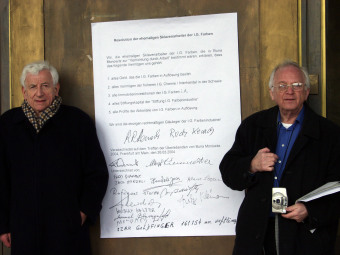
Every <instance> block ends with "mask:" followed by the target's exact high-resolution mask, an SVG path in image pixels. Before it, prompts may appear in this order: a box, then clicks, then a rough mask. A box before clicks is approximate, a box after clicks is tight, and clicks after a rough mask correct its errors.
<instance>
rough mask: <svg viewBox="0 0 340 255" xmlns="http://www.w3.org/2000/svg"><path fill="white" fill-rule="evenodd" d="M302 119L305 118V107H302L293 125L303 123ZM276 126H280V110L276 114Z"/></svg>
mask: <svg viewBox="0 0 340 255" xmlns="http://www.w3.org/2000/svg"><path fill="white" fill-rule="evenodd" d="M304 117H305V106H304V105H303V106H302V109H301V111H300V112H299V115H298V116H297V118H296V120H295V122H294V125H295V123H296V124H297V123H299V124H301V123H302V121H303V119H304ZM277 124H278V125H280V124H281V114H280V110H279V111H278V113H277Z"/></svg>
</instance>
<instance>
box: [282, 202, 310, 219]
mask: <svg viewBox="0 0 340 255" xmlns="http://www.w3.org/2000/svg"><path fill="white" fill-rule="evenodd" d="M286 211H287V213H286V214H281V215H282V217H283V218H286V219H291V220H296V221H297V222H302V221H303V220H304V219H306V218H307V216H308V211H307V209H306V206H305V205H304V204H302V203H297V204H295V205H291V206H289V207H287V208H286Z"/></svg>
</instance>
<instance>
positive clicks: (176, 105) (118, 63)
mask: <svg viewBox="0 0 340 255" xmlns="http://www.w3.org/2000/svg"><path fill="white" fill-rule="evenodd" d="M237 38H238V37H237V15H236V14H235V13H231V14H216V15H204V16H192V17H180V18H166V19H151V20H136V21H117V22H104V23H93V24H92V44H93V68H94V86H95V116H96V126H97V132H98V136H99V140H100V143H101V146H102V149H103V151H104V154H105V157H106V161H107V163H108V165H109V172H110V179H109V186H108V190H107V194H106V196H105V198H104V201H103V209H102V212H101V237H103V238H108V237H146V236H207V235H233V234H234V229H235V222H236V217H237V211H238V208H239V205H240V203H241V201H242V199H243V192H236V191H232V190H230V189H229V188H227V187H226V186H225V185H224V184H223V182H222V181H221V176H220V172H219V168H218V167H219V163H220V161H221V159H222V157H223V155H224V154H225V153H226V151H227V150H228V149H229V148H230V147H231V145H232V143H233V141H234V135H235V132H236V129H237V127H238V125H239V124H240V121H241V113H240V90H239V64H238V40H237Z"/></svg>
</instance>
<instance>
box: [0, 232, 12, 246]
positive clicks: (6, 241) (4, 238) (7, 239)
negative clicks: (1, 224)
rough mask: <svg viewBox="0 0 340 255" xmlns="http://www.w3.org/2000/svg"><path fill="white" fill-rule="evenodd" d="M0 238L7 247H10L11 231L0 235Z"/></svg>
mask: <svg viewBox="0 0 340 255" xmlns="http://www.w3.org/2000/svg"><path fill="white" fill-rule="evenodd" d="M0 240H1V242H3V243H4V245H5V246H6V247H7V248H11V233H6V234H2V235H0Z"/></svg>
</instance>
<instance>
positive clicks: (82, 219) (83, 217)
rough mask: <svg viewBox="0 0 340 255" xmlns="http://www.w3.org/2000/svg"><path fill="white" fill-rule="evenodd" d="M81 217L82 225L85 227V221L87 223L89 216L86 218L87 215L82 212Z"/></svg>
mask: <svg viewBox="0 0 340 255" xmlns="http://www.w3.org/2000/svg"><path fill="white" fill-rule="evenodd" d="M80 217H81V225H82V226H83V225H84V223H85V221H86V218H87V216H86V214H85V213H83V212H82V211H80Z"/></svg>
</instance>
